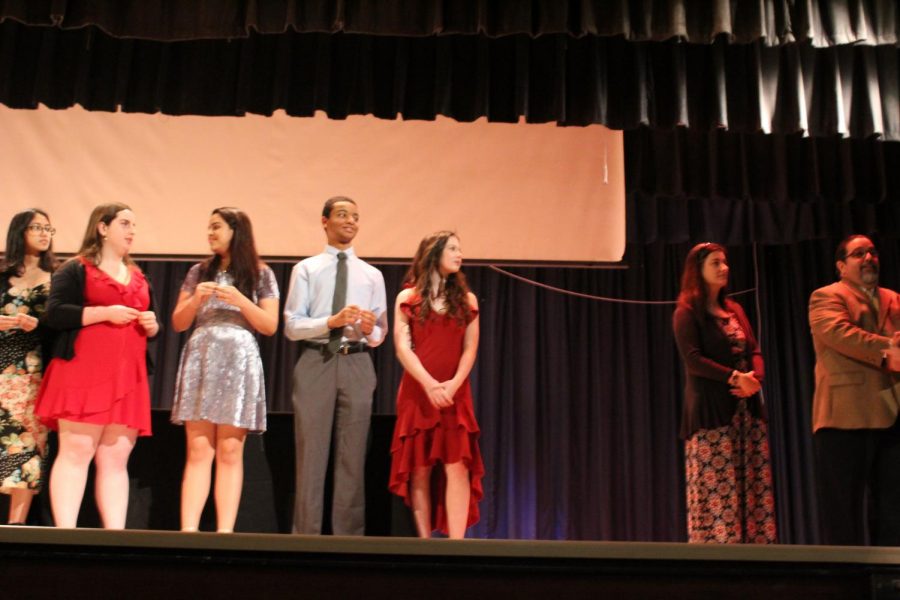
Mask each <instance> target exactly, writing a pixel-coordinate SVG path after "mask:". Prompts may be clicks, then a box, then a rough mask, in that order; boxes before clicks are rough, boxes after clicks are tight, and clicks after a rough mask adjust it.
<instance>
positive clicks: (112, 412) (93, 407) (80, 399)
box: [35, 204, 159, 529]
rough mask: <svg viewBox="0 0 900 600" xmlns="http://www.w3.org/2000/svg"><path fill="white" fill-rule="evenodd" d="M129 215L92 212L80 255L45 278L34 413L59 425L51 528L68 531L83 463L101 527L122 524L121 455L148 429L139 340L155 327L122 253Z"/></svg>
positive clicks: (138, 279)
mask: <svg viewBox="0 0 900 600" xmlns="http://www.w3.org/2000/svg"><path fill="white" fill-rule="evenodd" d="M134 233H135V216H134V213H133V212H132V211H131V209H130V208H128V207H127V206H125V205H124V204H104V205H102V206H98V207H97V208H95V209H94V211H93V212H92V213H91V218H90V220H89V221H88V226H87V230H86V232H85V235H84V241H82V243H81V249H80V250H79V251H78V255H77V256H76V257H75V258H73V259H71V260H70V261H68V262H67V263H66V264H65V265H63V266H62V267H60V268H59V269H58V270H57V271H56V273H54V275H53V280H52V282H51V287H50V298H49V300H48V302H47V310H46V313H45V315H44V320H45V322H46V324H47V325H48V326H49V327H51V328H53V329H56V330H58V331H59V335H58V336H57V338H56V340H55V342H54V345H53V360H52V361H51V362H50V365H49V366H48V367H47V372H46V374H45V376H44V380H43V382H42V384H41V390H40V394H39V397H38V402H37V409H36V411H35V412H36V413H37V414H38V416H40V417H41V419H42V420H43V421H44V422H45V423H46V424H47V425H48V426H50V428H52V429H55V430H58V431H59V454H58V456H57V457H56V461H55V462H54V464H53V469H52V471H51V473H50V504H51V507H52V509H53V519H54V521H55V522H56V526H57V527H75V526H76V524H77V522H78V512H79V509H80V508H81V500H82V498H83V496H84V488H85V483H86V481H87V473H88V467H89V465H90V463H91V460H93V461H94V465H95V468H96V489H95V496H96V499H97V508H98V510H99V512H100V518H101V519H102V521H103V526H104V527H105V528H107V529H124V527H125V515H126V512H127V509H128V457H129V456H130V454H131V450H132V448H133V447H134V443H135V440H136V439H137V437H138V435H150V391H149V387H148V383H147V363H146V349H147V337H148V336H150V337H152V336H154V335H156V333H157V332H158V331H159V325H158V324H157V321H156V315H155V314H154V313H153V311H152V310H150V289H149V285H148V283H147V280H146V279H145V278H144V275H143V273H142V272H141V270H140V269H139V268H138V267H137V265H135V264H134V262H133V261H132V260H131V258H130V257H129V251H130V250H131V244H132V242H133V240H134Z"/></svg>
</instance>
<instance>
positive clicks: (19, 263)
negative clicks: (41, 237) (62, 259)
mask: <svg viewBox="0 0 900 600" xmlns="http://www.w3.org/2000/svg"><path fill="white" fill-rule="evenodd" d="M35 215H42V216H43V217H45V218H46V219H47V221H49V220H50V215H48V214H47V213H46V212H44V211H43V210H41V209H39V208H29V209H28V210H23V211H22V212H20V213H16V215H15V216H13V218H12V220H11V221H10V222H9V231H7V233H6V252H5V253H4V255H3V261H2V262H0V275H3V276H5V277H18V276H20V275H22V274H23V273H24V272H25V232H26V231H28V226H29V225H31V221H33V220H34V217H35ZM38 267H39V268H40V269H41V270H42V271H47V272H48V273H52V272H53V271H55V270H56V257H55V256H54V255H53V238H52V237H51V238H50V245H49V246H48V247H47V249H46V250H44V251H43V252H41V254H40V257H39V258H38Z"/></svg>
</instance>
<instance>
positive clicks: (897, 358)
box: [884, 331, 900, 373]
mask: <svg viewBox="0 0 900 600" xmlns="http://www.w3.org/2000/svg"><path fill="white" fill-rule="evenodd" d="M884 357H885V359H886V360H885V367H887V370H888V371H893V372H895V373H897V372H900V331H897V332H895V333H894V335H893V337H891V345H890V346H888V349H887V350H885V351H884Z"/></svg>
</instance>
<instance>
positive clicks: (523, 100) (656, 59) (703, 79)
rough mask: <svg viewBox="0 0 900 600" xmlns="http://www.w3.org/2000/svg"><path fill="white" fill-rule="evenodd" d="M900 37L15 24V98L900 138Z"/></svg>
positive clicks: (4, 79) (4, 71) (88, 104)
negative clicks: (754, 38)
mask: <svg viewBox="0 0 900 600" xmlns="http://www.w3.org/2000/svg"><path fill="white" fill-rule="evenodd" d="M898 58H900V47H898V46H896V45H882V46H861V45H853V46H851V45H844V46H838V47H829V48H821V49H817V48H814V47H813V46H812V45H811V44H810V43H808V42H806V43H802V44H788V45H785V46H777V47H768V46H766V45H765V44H764V43H763V42H761V41H758V42H754V43H751V44H729V43H728V42H727V40H725V39H724V38H719V39H717V40H716V41H715V42H714V43H712V44H709V45H696V44H681V43H674V42H628V41H626V40H624V39H622V38H620V37H598V36H586V37H581V38H574V37H571V36H568V35H566V34H548V35H543V36H540V37H538V38H532V37H531V36H529V35H527V34H517V35H509V36H504V37H500V38H489V37H486V36H477V35H469V36H466V35H447V36H429V37H399V36H377V35H354V34H345V33H336V34H327V33H296V32H293V31H289V32H287V33H283V34H277V35H275V34H272V35H266V34H258V33H251V34H250V35H249V36H248V37H246V38H242V39H235V40H199V41H185V42H168V43H167V42H158V41H148V40H136V39H121V38H115V37H112V36H110V35H109V34H107V33H104V32H103V31H102V30H101V29H99V28H97V27H94V26H88V27H84V28H81V29H74V30H62V29H59V28H53V27H35V26H26V25H22V24H20V23H18V22H16V21H13V20H9V19H8V20H6V21H5V22H3V23H2V24H0V102H2V103H3V104H6V105H7V106H10V107H12V108H35V107H36V106H37V105H38V104H39V103H43V104H45V105H47V106H49V107H51V108H57V109H62V108H68V107H71V106H73V105H75V104H79V105H81V106H83V107H85V108H87V109H90V110H106V111H116V110H121V111H124V112H145V113H156V112H163V113H166V114H172V115H185V114H197V115H212V116H217V115H244V114H247V113H255V114H262V115H270V114H272V113H273V112H274V111H276V110H284V111H286V112H287V114H289V115H292V116H310V115H312V114H314V113H315V111H317V110H320V111H324V112H325V113H326V114H327V115H328V116H329V117H331V118H334V119H343V118H346V117H347V116H348V115H352V114H372V115H375V116H377V117H379V118H384V119H396V118H398V117H402V118H404V119H434V118H435V117H436V116H437V115H444V116H447V117H452V118H453V119H456V120H458V121H472V120H475V119H478V118H480V117H486V118H487V119H489V120H491V121H498V122H515V121H517V120H519V119H520V118H524V119H525V120H526V121H528V122H535V123H537V122H556V123H559V124H560V125H587V124H591V123H601V124H604V125H607V126H609V127H611V128H614V129H625V130H628V129H634V128H637V127H639V126H650V127H652V128H655V129H670V128H673V127H676V126H679V127H690V128H691V129H692V130H696V131H712V130H716V129H727V130H729V131H736V132H764V133H770V132H772V133H783V134H790V133H797V132H805V133H808V134H812V135H815V136H830V135H843V136H850V137H854V138H867V137H872V136H876V137H880V138H882V139H885V140H900V60H898Z"/></svg>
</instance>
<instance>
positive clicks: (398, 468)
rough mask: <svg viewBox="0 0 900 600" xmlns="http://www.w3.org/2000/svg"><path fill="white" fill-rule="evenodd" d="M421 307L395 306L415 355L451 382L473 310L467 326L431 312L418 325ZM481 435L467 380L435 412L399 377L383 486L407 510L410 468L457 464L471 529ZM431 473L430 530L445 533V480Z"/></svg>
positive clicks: (412, 302)
mask: <svg viewBox="0 0 900 600" xmlns="http://www.w3.org/2000/svg"><path fill="white" fill-rule="evenodd" d="M420 307H421V299H420V298H419V297H418V296H416V295H413V296H412V297H410V299H409V301H408V302H404V303H402V304H401V305H400V310H402V311H403V313H404V314H405V315H406V316H407V317H409V325H410V332H411V334H412V341H413V347H414V348H415V350H414V351H415V353H416V356H418V357H419V360H420V361H421V362H422V366H423V367H425V370H426V371H428V373H430V374H431V376H432V377H434V378H435V379H437V380H438V381H446V380H448V379H452V378H453V376H454V375H455V374H456V369H457V367H458V366H459V359H460V357H461V356H462V351H463V339H464V337H465V333H466V324H468V323H470V322H471V321H472V319H474V318H475V317H476V316H477V314H478V311H477V310H475V309H471V310H470V311H469V313H468V315H466V324H462V323H459V322H458V321H457V320H456V319H454V318H451V317H449V316H447V315H440V314H436V313H434V312H432V313H431V314H430V315H429V316H428V318H427V319H426V320H425V322H424V323H422V322H421V321H419V318H418V314H419V310H420ZM480 433H481V432H480V430H479V429H478V423H477V422H476V420H475V413H474V411H473V410H472V388H471V386H470V385H469V379H468V377H467V378H466V380H465V381H464V382H463V384H462V385H461V386H460V387H459V390H457V392H456V395H455V396H454V397H453V405H452V406H450V407H448V408H442V409H437V408H435V407H434V406H432V404H431V402H429V400H428V395H427V394H426V393H425V390H423V389H422V386H421V385H419V382H418V381H416V380H415V379H413V378H412V377H411V376H410V375H409V373H404V374H403V379H402V380H401V381H400V389H399V390H398V391H397V425H396V427H395V428H394V439H393V441H392V442H391V478H390V482H389V483H388V487H389V488H390V490H391V492H393V493H394V494H396V495H398V496H400V497H402V498H403V500H404V502H405V503H406V505H407V506H409V505H410V495H409V478H410V474H411V473H412V471H413V469H414V468H416V467H432V466H434V465H436V464H437V463H443V464H453V463H457V462H460V461H462V462H463V463H464V464H465V465H466V467H468V469H469V480H470V483H471V490H472V492H471V495H470V497H469V517H468V519H467V522H466V527H469V526H471V525H474V524H475V523H477V522H478V518H479V513H478V502H479V501H480V500H481V498H482V496H484V491H483V489H482V487H481V479H482V477H484V463H482V461H481V450H480V449H479V448H478V437H479V435H480ZM431 475H432V478H431V507H432V508H431V510H432V515H431V522H432V526H433V527H434V529H435V530H440V531H442V532H444V533H448V531H447V513H446V510H445V507H444V499H445V491H446V483H447V482H446V476H445V475H444V470H443V469H442V468H435V469H433V470H432V472H431Z"/></svg>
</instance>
